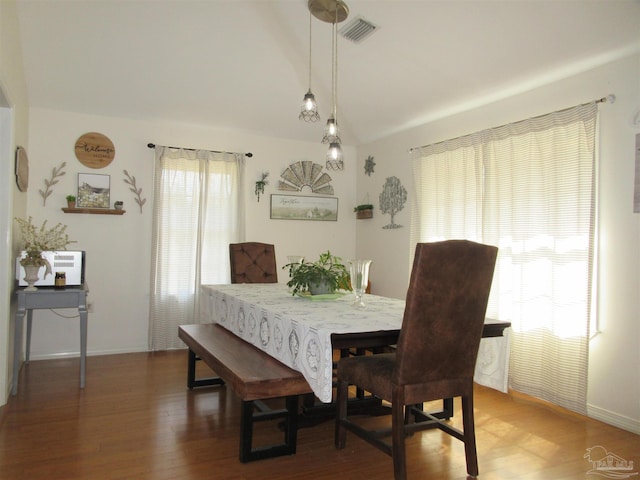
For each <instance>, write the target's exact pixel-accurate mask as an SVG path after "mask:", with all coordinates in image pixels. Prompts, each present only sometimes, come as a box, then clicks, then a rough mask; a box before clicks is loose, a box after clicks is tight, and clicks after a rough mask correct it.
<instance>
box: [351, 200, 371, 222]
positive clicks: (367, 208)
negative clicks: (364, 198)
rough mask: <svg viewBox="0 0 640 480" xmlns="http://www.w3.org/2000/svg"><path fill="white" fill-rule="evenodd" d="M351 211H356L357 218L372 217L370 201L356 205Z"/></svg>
mask: <svg viewBox="0 0 640 480" xmlns="http://www.w3.org/2000/svg"><path fill="white" fill-rule="evenodd" d="M353 211H354V212H356V218H357V219H358V220H361V219H363V218H373V205H372V204H370V203H365V204H362V205H358V206H357V207H355V208H354V209H353Z"/></svg>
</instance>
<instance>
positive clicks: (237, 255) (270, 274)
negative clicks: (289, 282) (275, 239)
mask: <svg viewBox="0 0 640 480" xmlns="http://www.w3.org/2000/svg"><path fill="white" fill-rule="evenodd" d="M229 260H230V263H231V283H278V273H277V270H276V252H275V247H274V246H273V245H271V244H269V243H260V242H244V243H231V244H229Z"/></svg>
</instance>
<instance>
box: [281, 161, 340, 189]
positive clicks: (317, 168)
mask: <svg viewBox="0 0 640 480" xmlns="http://www.w3.org/2000/svg"><path fill="white" fill-rule="evenodd" d="M304 187H308V188H310V189H311V191H312V192H313V193H321V194H324V195H333V186H331V177H330V176H329V174H327V173H326V172H324V173H323V172H322V165H320V164H319V163H313V162H311V161H309V160H303V161H300V162H294V163H292V164H291V165H289V166H288V167H287V168H286V169H285V171H284V172H282V174H281V175H280V182H279V183H278V190H282V191H286V192H301V191H302V189H303V188H304Z"/></svg>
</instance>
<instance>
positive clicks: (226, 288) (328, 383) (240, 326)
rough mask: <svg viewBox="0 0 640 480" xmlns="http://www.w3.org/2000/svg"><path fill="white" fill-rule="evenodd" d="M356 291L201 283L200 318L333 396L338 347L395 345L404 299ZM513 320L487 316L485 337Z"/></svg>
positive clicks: (324, 398) (319, 393)
mask: <svg viewBox="0 0 640 480" xmlns="http://www.w3.org/2000/svg"><path fill="white" fill-rule="evenodd" d="M354 298H355V297H354V295H353V294H352V293H351V292H338V293H335V294H329V295H320V296H317V297H316V296H311V295H308V294H297V295H293V294H292V292H291V290H290V289H289V288H288V287H287V286H286V285H285V284H280V283H270V284H225V285H203V286H202V287H201V308H202V314H201V321H203V322H207V323H219V324H220V325H222V326H223V327H225V328H226V329H228V330H230V331H231V332H233V333H234V334H235V335H237V336H238V337H240V338H242V339H244V340H245V341H247V342H249V343H250V344H252V345H254V346H255V347H257V348H259V349H260V350H262V351H264V352H267V353H268V354H269V355H271V356H272V357H274V358H276V359H277V360H279V361H280V362H282V363H284V364H285V365H287V366H289V367H291V368H293V369H294V370H297V371H299V372H301V373H302V375H303V376H304V377H305V379H306V380H307V382H308V383H309V385H310V387H311V389H312V390H313V392H314V394H315V396H316V397H317V398H318V399H319V400H320V401H321V402H324V403H331V402H332V400H333V368H334V352H335V351H336V350H343V351H344V350H345V349H349V348H355V349H366V348H376V347H383V346H391V345H394V344H395V343H396V341H397V338H398V335H399V333H400V328H401V326H402V319H403V314H404V306H405V301H404V300H401V299H396V298H389V297H383V296H379V295H373V294H365V295H364V297H363V300H364V305H365V306H364V307H361V306H357V305H355V304H354ZM509 326H510V323H509V322H507V321H499V320H490V319H487V320H486V321H485V326H484V331H483V337H485V338H489V337H502V336H503V335H504V332H505V330H507V329H508V327H509Z"/></svg>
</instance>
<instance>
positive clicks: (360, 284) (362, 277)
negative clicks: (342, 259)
mask: <svg viewBox="0 0 640 480" xmlns="http://www.w3.org/2000/svg"><path fill="white" fill-rule="evenodd" d="M371 262H372V260H349V276H350V278H351V288H352V289H353V293H354V295H355V299H354V301H353V306H354V307H356V308H364V307H365V304H364V301H363V300H362V296H363V295H364V292H365V290H366V289H367V285H368V284H369V266H370V265H371Z"/></svg>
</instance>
